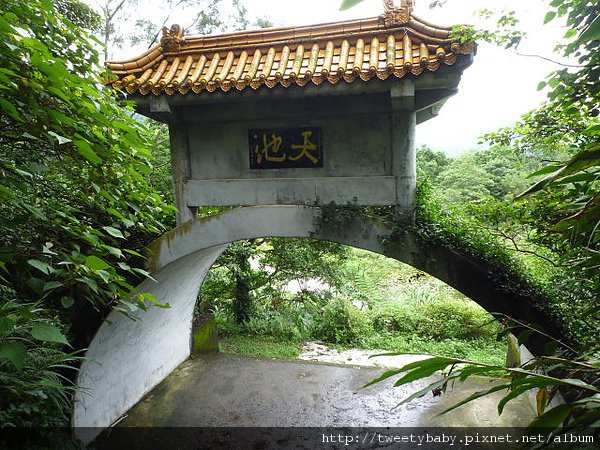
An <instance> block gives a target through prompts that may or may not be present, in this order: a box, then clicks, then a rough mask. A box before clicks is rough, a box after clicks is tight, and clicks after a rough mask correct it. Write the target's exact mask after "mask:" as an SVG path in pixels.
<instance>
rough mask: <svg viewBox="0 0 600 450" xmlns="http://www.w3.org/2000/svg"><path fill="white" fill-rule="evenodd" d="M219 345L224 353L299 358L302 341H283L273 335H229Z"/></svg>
mask: <svg viewBox="0 0 600 450" xmlns="http://www.w3.org/2000/svg"><path fill="white" fill-rule="evenodd" d="M219 347H220V349H221V352H223V353H233V354H235V355H250V356H262V357H265V358H288V359H297V358H298V357H299V356H300V343H299V342H292V341H283V342H282V341H281V340H279V339H275V338H272V337H268V336H265V337H256V336H241V335H229V336H224V337H222V338H221V340H220V342H219Z"/></svg>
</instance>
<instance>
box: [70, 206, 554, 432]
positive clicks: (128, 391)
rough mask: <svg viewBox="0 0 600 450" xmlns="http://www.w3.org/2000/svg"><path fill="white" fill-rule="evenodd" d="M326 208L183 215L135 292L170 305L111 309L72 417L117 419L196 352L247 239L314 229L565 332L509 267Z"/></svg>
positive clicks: (93, 422)
mask: <svg viewBox="0 0 600 450" xmlns="http://www.w3.org/2000/svg"><path fill="white" fill-rule="evenodd" d="M322 214H323V211H322V210H321V209H320V208H310V207H301V206H271V207H254V208H238V209H234V210H231V211H228V212H227V213H223V214H220V215H218V216H214V217H211V218H209V219H205V220H202V219H198V220H194V221H192V222H188V223H185V224H183V225H181V226H180V227H178V228H176V229H175V230H172V231H171V232H169V233H168V234H166V235H165V236H163V237H162V238H160V239H159V240H157V241H156V242H155V243H153V244H152V245H151V246H150V251H151V257H150V261H149V262H150V264H149V267H150V269H151V272H152V274H153V276H154V277H155V279H156V280H157V281H158V283H154V282H153V281H147V282H145V283H144V284H143V285H142V286H140V287H139V288H138V290H139V291H140V292H150V293H152V294H154V296H155V297H156V298H157V300H158V301H160V302H163V303H170V304H171V305H172V308H171V309H170V310H159V309H157V308H151V309H150V310H149V311H147V312H142V311H137V312H135V313H134V315H136V316H138V317H139V319H138V320H137V321H136V322H132V321H131V320H130V319H129V318H127V317H125V316H123V315H121V314H120V313H113V314H111V315H110V316H109V322H107V323H105V324H104V325H103V326H102V327H101V329H100V330H99V332H98V334H97V335H96V337H95V338H94V340H93V342H92V343H91V345H90V347H89V350H88V354H87V360H86V361H85V363H84V364H83V365H82V368H81V371H80V375H79V380H78V386H79V387H81V388H82V389H81V390H79V391H78V393H77V397H76V404H75V412H74V425H75V426H76V427H108V426H110V425H111V424H112V423H113V422H114V421H115V420H117V419H118V418H119V417H120V416H121V415H122V414H123V413H124V412H125V411H127V409H129V408H130V407H131V406H132V405H133V404H135V403H136V402H138V401H139V400H140V399H141V398H142V397H143V396H144V395H145V394H146V393H148V392H149V391H150V389H152V387H154V386H155V385H156V384H158V383H159V382H160V381H162V380H163V379H164V378H165V377H166V376H167V375H168V374H169V373H170V372H171V371H172V370H173V369H174V368H175V367H177V366H178V365H179V364H180V363H181V362H182V361H183V360H185V359H186V358H187V357H188V356H189V354H190V333H191V323H192V314H193V307H194V304H195V301H196V294H197V292H198V289H199V287H200V285H201V283H202V281H203V280H204V276H205V275H206V273H207V271H208V270H209V269H210V267H211V265H212V264H213V262H214V261H215V259H216V258H217V257H218V256H219V255H220V254H221V252H222V251H223V250H224V249H225V248H226V244H228V243H230V242H234V241H237V240H241V239H252V238H258V237H311V238H314V239H320V240H326V241H332V242H338V243H341V244H345V245H351V246H354V247H358V248H363V249H366V250H371V251H374V252H377V253H381V254H384V255H386V256H389V257H392V258H394V259H397V260H399V261H402V262H405V263H407V264H410V265H412V266H413V267H416V268H418V269H420V270H423V271H424V272H427V273H429V274H430V275H432V276H434V277H436V278H438V279H440V280H442V281H444V282H445V283H447V284H448V285H450V286H452V287H453V288H455V289H457V290H458V291H460V292H462V293H463V294H465V295H467V296H468V297H470V298H471V299H472V300H474V301H476V302H477V303H479V304H480V305H481V306H482V307H484V308H485V309H486V310H488V311H491V312H501V313H504V314H506V315H509V316H511V317H514V318H516V319H520V320H523V321H525V322H532V323H541V324H543V325H544V326H545V328H546V330H547V331H548V332H549V333H550V334H551V335H553V336H557V337H560V336H561V333H560V332H559V331H558V330H560V328H559V327H557V326H556V325H554V323H553V321H552V320H551V317H550V316H549V315H548V314H545V313H544V312H543V311H541V310H540V309H539V308H537V307H536V306H535V304H534V303H533V301H532V299H531V298H530V297H529V292H528V291H527V290H519V291H518V292H515V290H512V291H511V290H507V289H506V284H507V283H506V281H507V280H506V274H502V273H496V272H493V271H490V270H489V268H488V267H487V266H486V265H485V264H481V263H478V262H477V261H473V260H472V259H471V258H470V257H469V256H468V255H462V254H460V253H457V252H456V251H455V250H454V249H451V248H447V247H444V246H442V245H439V244H437V245H436V244H432V243H429V242H423V241H422V240H420V239H419V238H418V236H416V235H415V234H414V233H412V232H410V231H409V230H406V231H405V232H400V231H399V230H394V228H393V227H392V226H391V225H389V224H388V225H386V224H384V223H382V222H379V221H377V220H375V219H371V218H365V217H360V216H358V217H357V216H355V215H347V217H344V216H343V215H342V217H337V216H335V211H334V213H333V214H334V215H333V216H332V217H326V218H325V219H327V220H325V219H324V218H323V217H322ZM392 232H394V235H393V236H392ZM539 348H543V346H539ZM81 429H82V430H85V429H84V428H81ZM88 430H89V429H88ZM97 431H99V430H97ZM79 437H80V438H82V439H84V440H89V439H90V438H93V435H88V436H84V435H82V434H80V435H79Z"/></svg>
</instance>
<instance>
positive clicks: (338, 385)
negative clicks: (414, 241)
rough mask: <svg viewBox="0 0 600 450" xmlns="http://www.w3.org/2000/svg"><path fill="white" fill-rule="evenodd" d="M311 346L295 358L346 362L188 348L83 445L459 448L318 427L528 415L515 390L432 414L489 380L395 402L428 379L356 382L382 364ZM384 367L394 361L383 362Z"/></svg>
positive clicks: (475, 423)
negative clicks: (378, 440) (350, 439)
mask: <svg viewBox="0 0 600 450" xmlns="http://www.w3.org/2000/svg"><path fill="white" fill-rule="evenodd" d="M318 345H319V344H316V347H315V346H312V347H311V348H308V349H305V352H304V353H303V355H304V357H306V358H311V359H318V358H321V359H328V358H329V359H334V360H335V359H336V358H337V359H339V360H341V362H344V363H346V365H343V364H334V363H330V362H317V361H304V360H278V359H265V358H254V357H245V356H238V355H227V354H216V355H209V356H195V357H193V358H191V359H189V360H187V361H186V362H184V363H183V364H181V366H179V367H178V368H177V369H176V370H175V371H174V372H173V373H172V374H171V375H170V376H169V377H167V378H166V379H165V380H164V381H163V382H162V383H161V384H160V385H158V386H157V387H156V388H155V389H154V390H152V392H150V393H149V394H148V395H147V396H146V397H145V398H144V399H142V400H141V401H140V402H139V403H138V404H137V405H136V406H135V407H133V408H132V409H131V410H130V411H129V412H128V413H127V414H126V415H125V416H124V417H123V419H122V420H121V421H120V422H119V423H118V425H117V426H116V427H115V428H112V429H110V430H107V431H106V432H105V433H104V434H103V436H102V437H101V438H99V439H98V440H97V441H95V442H94V443H92V445H91V446H90V447H89V448H92V449H100V450H101V449H110V450H118V449H127V450H135V449H153V450H155V449H181V450H183V449H186V450H187V449H211V450H212V449H221V448H222V449H230V448H235V449H258V450H260V449H270V448H281V449H315V448H318V449H347V448H394V449H404V448H407V449H408V448H419V449H425V448H427V449H429V448H432V449H433V448H435V449H438V448H462V447H460V446H457V447H444V446H442V447H439V446H435V447H429V446H419V447H411V446H410V445H409V444H407V445H405V446H398V445H395V444H394V445H392V446H390V445H389V444H385V445H383V446H382V444H377V445H375V444H371V445H367V446H365V445H362V446H360V447H348V446H347V445H344V444H340V443H339V442H338V443H336V444H332V443H330V442H329V441H328V442H327V443H323V440H322V439H323V438H322V436H323V435H324V434H321V431H323V433H325V432H326V433H330V432H331V431H332V430H337V431H336V432H339V430H347V431H343V433H344V434H348V433H349V434H350V435H351V436H356V438H357V439H358V438H359V437H364V436H369V434H368V433H371V432H372V430H373V429H372V428H369V429H367V428H361V427H377V429H378V430H384V432H386V433H390V432H391V430H394V429H395V430H396V432H397V430H399V429H400V428H396V427H402V428H401V430H404V431H402V432H403V433H408V432H412V431H411V430H413V428H406V427H419V428H418V429H416V430H417V432H420V433H422V432H423V430H430V429H433V428H432V427H436V428H435V429H437V430H439V428H437V427H518V426H523V425H526V424H527V423H529V421H531V419H532V418H533V415H534V412H533V410H532V408H531V406H530V404H529V401H528V400H527V398H526V397H524V396H521V397H519V398H517V399H516V400H514V401H513V402H510V403H509V404H508V406H507V407H506V408H505V411H504V413H503V414H502V416H500V417H498V414H497V412H496V403H497V400H498V399H499V397H500V395H501V394H502V393H500V395H495V396H494V395H492V396H490V397H489V398H488V397H486V398H483V399H479V400H478V401H477V402H474V403H470V404H467V405H463V406H461V407H460V408H458V409H456V410H454V411H452V412H450V413H448V414H444V415H441V416H438V413H440V412H441V411H443V410H444V409H446V408H448V407H449V406H451V405H453V404H454V403H456V402H458V401H459V400H461V399H463V398H465V397H467V396H468V395H470V394H472V393H473V392H475V391H476V390H480V389H483V388H489V387H491V386H492V384H493V381H492V380H490V379H485V378H479V379H474V380H469V381H467V382H466V383H460V384H457V385H456V386H455V387H454V389H452V390H450V391H449V392H447V393H445V394H442V395H441V396H438V397H433V396H432V395H431V394H428V395H426V396H425V397H423V398H421V399H417V400H413V401H412V402H410V403H408V404H405V405H402V406H400V407H398V408H395V409H394V407H395V406H396V405H397V404H398V403H399V402H400V401H401V400H402V399H403V398H406V397H408V396H409V395H410V394H411V393H413V392H415V391H416V390H420V389H422V388H424V387H425V386H426V385H427V384H428V381H429V382H431V381H433V378H430V379H429V380H420V381H416V382H414V383H412V384H410V385H408V386H403V387H398V388H394V387H393V384H394V378H390V379H387V380H385V381H383V382H381V383H378V384H375V385H373V386H370V387H368V388H364V389H361V387H362V386H364V385H365V384H366V383H368V382H369V381H371V380H373V379H375V378H377V377H378V376H380V375H381V374H382V373H383V372H384V370H385V369H383V368H381V367H367V366H358V365H348V363H351V362H352V361H353V360H354V361H355V362H363V363H369V364H373V360H372V359H371V360H368V359H367V356H366V355H364V354H362V353H360V352H359V353H341V352H335V351H329V350H327V349H326V347H325V348H323V347H319V346H318ZM348 358H350V359H348ZM361 358H362V359H361ZM402 358H403V359H402V360H398V361H396V362H397V363H401V364H406V363H407V362H408V361H407V360H406V358H407V357H406V356H403V357H402ZM413 358H414V357H413ZM382 363H383V362H382ZM384 365H388V366H389V365H393V364H392V363H391V362H389V361H386V363H385V364H384ZM217 427H219V428H217ZM220 427H227V428H220ZM266 427H278V428H266ZM286 427H317V428H318V429H317V428H286ZM360 430H364V431H360ZM442 430H448V428H443V429H442ZM454 430H461V429H458V428H454ZM462 430H463V432H464V430H465V429H464V428H463V429H462ZM467 430H470V429H467ZM480 430H481V429H480ZM488 430H489V429H488ZM457 433H460V431H457ZM361 439H362V438H361ZM432 445H433V444H432ZM467 448H468V449H480V448H481V449H482V448H488V447H481V446H479V447H474V446H470V447H467ZM489 448H494V449H498V447H489Z"/></svg>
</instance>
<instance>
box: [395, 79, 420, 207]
mask: <svg viewBox="0 0 600 450" xmlns="http://www.w3.org/2000/svg"><path fill="white" fill-rule="evenodd" d="M390 93H391V100H392V109H393V113H392V173H393V175H394V176H395V177H396V204H397V205H398V206H399V208H398V209H399V213H400V214H401V215H402V216H403V217H405V218H410V217H412V213H413V212H414V208H415V191H416V186H417V160H416V150H415V128H416V126H417V113H416V111H415V86H414V82H413V80H411V79H405V80H402V81H401V82H400V83H399V84H398V85H396V86H394V87H393V88H392V89H391V92H390Z"/></svg>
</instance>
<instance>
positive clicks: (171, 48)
mask: <svg viewBox="0 0 600 450" xmlns="http://www.w3.org/2000/svg"><path fill="white" fill-rule="evenodd" d="M184 41H185V39H184V37H183V28H181V26H179V25H177V24H175V25H173V26H171V29H170V30H169V29H168V28H167V27H163V29H162V39H161V40H160V45H161V47H162V48H163V50H164V51H165V52H178V51H179V50H180V49H181V44H182V43H183V42H184Z"/></svg>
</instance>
